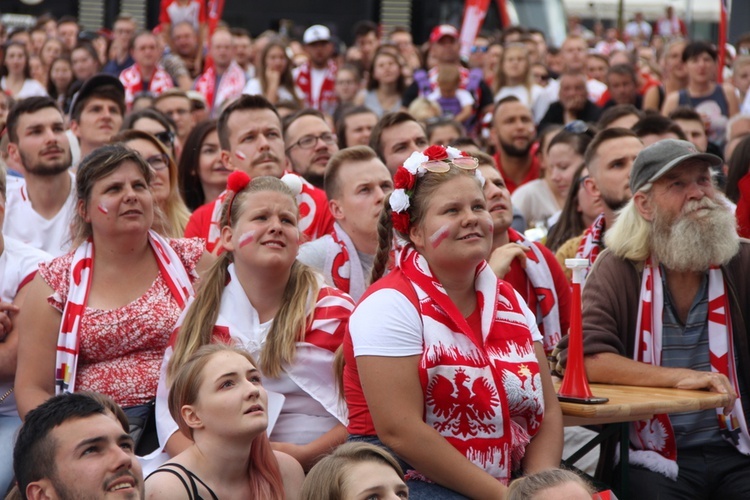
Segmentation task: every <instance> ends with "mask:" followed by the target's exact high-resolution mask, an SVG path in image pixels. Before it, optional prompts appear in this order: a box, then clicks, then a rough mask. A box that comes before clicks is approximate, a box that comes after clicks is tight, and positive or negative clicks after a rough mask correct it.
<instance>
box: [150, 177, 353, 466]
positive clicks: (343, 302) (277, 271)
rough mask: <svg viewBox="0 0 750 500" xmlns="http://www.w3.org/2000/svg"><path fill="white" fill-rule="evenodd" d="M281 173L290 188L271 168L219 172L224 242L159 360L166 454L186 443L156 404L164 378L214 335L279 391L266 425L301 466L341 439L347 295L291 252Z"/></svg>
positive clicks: (290, 204) (293, 235) (296, 235)
mask: <svg viewBox="0 0 750 500" xmlns="http://www.w3.org/2000/svg"><path fill="white" fill-rule="evenodd" d="M285 179H290V181H289V183H290V184H292V183H293V182H292V181H296V182H294V184H296V185H295V188H296V189H297V193H295V192H293V191H292V190H291V189H290V187H288V185H287V184H286V183H285V182H283V181H282V180H279V179H277V178H275V177H258V178H255V179H252V180H250V178H249V177H248V175H247V174H245V173H244V172H241V171H235V172H233V173H232V174H231V175H230V176H229V179H228V182H227V190H228V196H227V197H226V201H225V202H224V207H223V208H222V217H221V226H220V227H221V237H220V238H221V239H220V244H221V245H222V247H223V248H224V250H225V251H224V252H223V253H222V254H221V255H220V256H219V258H218V260H217V261H216V263H215V264H214V265H213V266H212V267H211V269H210V270H209V271H208V273H207V275H206V276H205V277H204V278H203V280H202V282H201V284H200V287H199V288H198V290H197V292H196V297H195V301H193V303H192V304H191V305H190V306H189V307H188V309H187V312H186V314H185V315H184V318H183V320H182V323H181V325H180V326H179V329H178V330H177V333H176V335H175V338H173V341H172V342H171V345H172V347H170V348H168V349H167V353H166V354H165V362H164V364H163V365H162V378H161V380H160V381H159V389H158V392H157V401H156V417H157V418H156V420H157V422H156V423H157V430H158V433H159V442H160V443H163V444H166V451H167V453H168V454H169V455H171V456H175V455H176V454H177V453H180V452H182V451H183V450H184V449H185V448H187V447H188V446H189V445H190V442H189V440H188V438H187V437H186V436H184V435H183V434H182V433H180V432H179V431H178V430H177V424H176V423H175V422H174V420H173V419H172V418H171V416H170V414H169V410H168V408H167V405H166V404H165V403H166V398H167V394H168V392H169V391H168V387H169V384H170V383H171V381H172V379H173V377H174V374H175V373H176V372H177V370H178V369H179V368H180V366H181V365H182V364H183V363H185V361H186V360H187V359H188V358H189V357H190V356H191V355H192V354H193V353H194V352H195V351H196V350H197V349H198V348H199V347H201V346H202V345H205V344H209V343H212V342H214V341H216V340H220V341H224V342H234V343H237V344H240V345H242V346H243V347H244V348H245V349H247V350H248V351H250V353H252V354H253V356H254V357H255V358H256V359H258V361H259V368H260V370H261V372H262V373H263V379H264V383H263V385H264V386H265V388H266V389H267V390H268V391H269V393H276V394H280V395H281V396H283V398H280V399H283V403H279V405H280V407H281V409H280V414H279V416H278V418H277V419H276V421H275V425H274V427H273V429H272V430H269V434H270V439H271V444H272V446H273V448H274V449H275V450H277V451H282V452H284V453H286V454H288V455H291V456H292V457H294V458H295V459H296V460H297V461H298V462H299V463H300V464H301V465H302V466H303V467H304V468H305V470H309V469H310V468H311V467H312V466H313V465H314V464H315V462H316V461H317V460H318V459H320V457H322V456H324V455H325V454H327V453H328V452H330V450H332V449H333V448H335V447H336V446H338V445H339V444H341V443H343V442H344V441H345V439H346V428H345V427H344V424H345V422H346V412H345V408H342V406H343V405H341V404H340V402H339V393H338V391H337V390H336V383H335V380H334V372H333V360H334V353H335V351H336V350H337V349H338V348H339V346H340V345H341V343H342V341H343V337H344V331H345V329H346V324H347V321H348V318H349V314H350V313H351V311H352V309H353V308H354V303H353V301H352V300H351V298H349V296H348V295H346V294H344V293H343V292H340V291H339V290H337V289H335V288H332V287H329V286H326V285H325V284H324V283H323V279H322V277H321V276H319V275H318V274H316V273H315V272H313V271H312V270H311V269H310V268H309V267H307V266H306V265H304V264H302V263H300V262H298V261H297V260H296V259H297V251H298V249H299V243H300V231H299V229H298V227H297V222H298V217H299V209H298V207H297V201H296V198H295V194H298V193H299V189H300V188H301V184H300V182H299V178H298V177H296V176H295V175H288V176H285ZM164 368H166V370H165V369H164Z"/></svg>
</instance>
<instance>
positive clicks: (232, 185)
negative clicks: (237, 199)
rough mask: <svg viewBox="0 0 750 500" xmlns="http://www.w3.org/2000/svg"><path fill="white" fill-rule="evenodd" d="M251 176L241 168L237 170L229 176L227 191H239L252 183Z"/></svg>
mask: <svg viewBox="0 0 750 500" xmlns="http://www.w3.org/2000/svg"><path fill="white" fill-rule="evenodd" d="M250 180H251V179H250V176H249V175H247V174H246V173H245V172H243V171H241V170H235V171H234V172H232V173H231V174H229V177H228V178H227V191H232V192H233V193H239V192H240V191H242V190H243V189H245V188H246V187H247V185H248V184H250Z"/></svg>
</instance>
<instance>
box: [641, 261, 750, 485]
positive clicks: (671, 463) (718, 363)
mask: <svg viewBox="0 0 750 500" xmlns="http://www.w3.org/2000/svg"><path fill="white" fill-rule="evenodd" d="M662 285H663V283H662V278H661V270H660V268H659V266H658V265H655V264H653V263H652V262H651V259H649V260H647V261H646V265H645V267H644V269H643V276H642V282H641V295H640V304H639V306H638V319H637V323H636V325H637V331H636V338H635V349H634V353H633V359H635V360H636V361H640V362H642V363H646V364H649V365H655V366H660V365H661V351H662V326H663V325H662V314H663V308H664V290H663V287H662ZM708 349H709V357H710V360H711V371H712V372H716V373H722V374H724V375H726V377H727V378H728V379H729V381H730V382H731V383H732V386H733V387H734V390H735V392H736V393H737V394H739V393H740V389H739V383H738V380H737V366H736V365H735V359H734V342H733V336H732V321H731V317H730V308H729V300H728V296H727V291H726V286H725V285H724V277H723V275H722V273H721V269H720V268H718V267H712V268H711V269H709V271H708ZM716 416H717V419H718V423H719V430H720V432H721V434H722V436H724V438H725V439H726V440H727V441H729V442H731V443H732V444H733V445H734V446H735V447H736V448H737V450H738V451H739V452H740V453H743V454H745V455H749V454H750V434H748V429H747V422H746V420H745V414H744V410H743V408H742V400H741V399H740V398H739V397H738V399H737V401H736V403H735V405H734V409H733V410H732V412H731V413H730V414H729V415H724V412H723V408H717V409H716ZM630 436H631V437H630V442H631V445H632V446H633V447H634V448H635V450H636V451H633V452H631V454H630V462H631V463H637V464H639V465H643V466H644V467H647V468H649V469H651V470H654V471H655V472H659V473H661V474H664V475H665V476H667V477H669V478H671V479H672V480H677V475H678V473H679V470H678V467H677V462H676V460H677V446H676V442H675V437H674V431H673V430H672V425H671V423H670V421H669V416H668V415H656V416H654V418H652V419H651V420H643V421H640V422H634V423H632V424H631V433H630Z"/></svg>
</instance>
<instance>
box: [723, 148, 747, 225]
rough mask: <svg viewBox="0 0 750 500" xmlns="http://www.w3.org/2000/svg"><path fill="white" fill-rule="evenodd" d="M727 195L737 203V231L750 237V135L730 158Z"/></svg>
mask: <svg viewBox="0 0 750 500" xmlns="http://www.w3.org/2000/svg"><path fill="white" fill-rule="evenodd" d="M728 166H729V171H728V172H727V187H726V195H727V198H729V201H731V202H732V203H735V204H736V205H737V210H736V212H735V215H736V217H737V232H739V234H740V236H742V237H743V238H748V237H750V137H745V138H744V139H742V140H741V141H740V142H739V144H737V147H735V149H734V151H733V152H732V156H731V157H730V158H729V165H728Z"/></svg>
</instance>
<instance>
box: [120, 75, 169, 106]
mask: <svg viewBox="0 0 750 500" xmlns="http://www.w3.org/2000/svg"><path fill="white" fill-rule="evenodd" d="M120 81H121V82H122V86H123V87H125V103H126V104H127V105H128V109H130V106H131V105H132V104H133V99H134V97H135V95H136V94H138V93H139V92H143V91H146V90H147V91H149V92H151V93H153V94H155V95H159V94H161V93H162V92H164V91H165V90H169V89H171V88H173V87H174V83H173V82H172V77H171V76H169V73H167V72H166V71H165V70H164V68H162V67H161V66H158V65H157V66H156V70H155V71H154V74H153V75H152V76H151V81H150V82H149V84H148V88H147V89H144V88H143V76H142V75H141V68H140V67H139V66H138V65H137V64H134V65H132V66H131V67H129V68H126V69H124V70H122V73H120Z"/></svg>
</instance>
